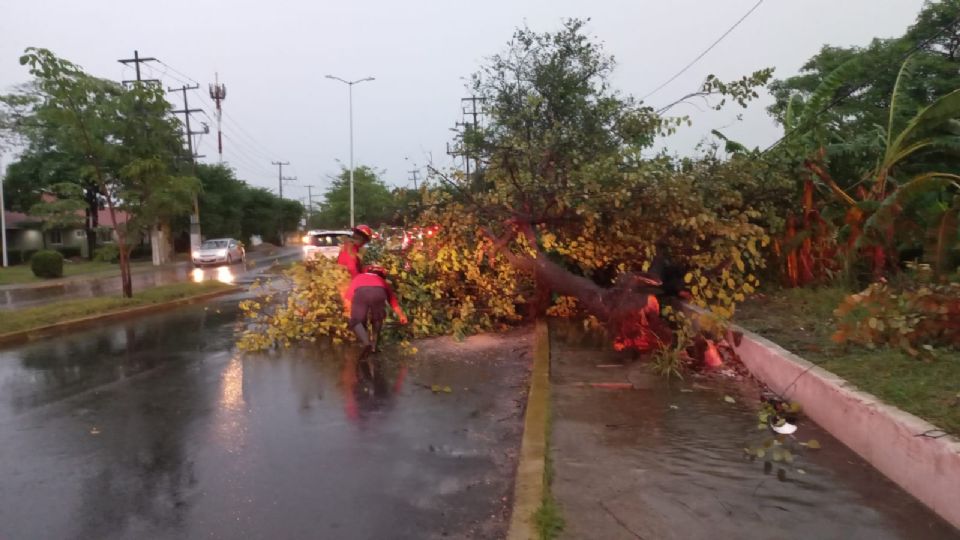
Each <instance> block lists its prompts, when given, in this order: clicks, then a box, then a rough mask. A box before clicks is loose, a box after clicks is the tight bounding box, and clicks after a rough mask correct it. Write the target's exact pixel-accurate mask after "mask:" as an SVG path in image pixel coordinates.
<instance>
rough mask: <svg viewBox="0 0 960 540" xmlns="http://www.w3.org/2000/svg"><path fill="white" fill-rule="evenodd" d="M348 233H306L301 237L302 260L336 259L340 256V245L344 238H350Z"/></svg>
mask: <svg viewBox="0 0 960 540" xmlns="http://www.w3.org/2000/svg"><path fill="white" fill-rule="evenodd" d="M352 235H353V233H352V232H350V231H307V234H305V235H304V236H303V260H305V261H309V260H313V259H317V258H319V257H326V258H328V259H336V258H337V255H339V254H340V244H342V243H343V240H344V237H350V236H352Z"/></svg>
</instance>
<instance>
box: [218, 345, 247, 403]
mask: <svg viewBox="0 0 960 540" xmlns="http://www.w3.org/2000/svg"><path fill="white" fill-rule="evenodd" d="M220 404H221V405H223V407H224V408H225V409H230V410H238V409H240V406H241V405H243V364H242V361H241V360H240V358H239V357H236V356H235V357H234V358H233V359H232V360H230V364H229V365H228V366H227V369H225V370H224V371H223V381H222V385H221V387H220Z"/></svg>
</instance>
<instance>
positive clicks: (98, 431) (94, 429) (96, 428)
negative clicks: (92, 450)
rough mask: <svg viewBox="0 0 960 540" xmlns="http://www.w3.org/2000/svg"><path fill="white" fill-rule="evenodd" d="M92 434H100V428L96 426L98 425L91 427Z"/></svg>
mask: <svg viewBox="0 0 960 540" xmlns="http://www.w3.org/2000/svg"><path fill="white" fill-rule="evenodd" d="M90 434H91V435H99V434H100V428H98V427H96V426H94V427H92V428H90Z"/></svg>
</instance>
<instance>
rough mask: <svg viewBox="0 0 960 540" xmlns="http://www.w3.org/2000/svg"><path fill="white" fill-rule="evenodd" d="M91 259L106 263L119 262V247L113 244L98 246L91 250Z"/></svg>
mask: <svg viewBox="0 0 960 540" xmlns="http://www.w3.org/2000/svg"><path fill="white" fill-rule="evenodd" d="M93 260H95V261H97V262H106V263H117V262H120V248H118V247H117V246H116V245H114V244H107V245H105V246H103V247H99V248H97V250H96V251H94V252H93Z"/></svg>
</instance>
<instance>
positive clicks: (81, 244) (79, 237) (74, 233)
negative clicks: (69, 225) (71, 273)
mask: <svg viewBox="0 0 960 540" xmlns="http://www.w3.org/2000/svg"><path fill="white" fill-rule="evenodd" d="M44 235H45V236H46V238H47V248H49V249H58V248H73V249H80V254H81V256H86V254H87V253H86V252H87V235H86V232H84V230H83V229H62V230H61V231H60V240H61V241H60V242H59V243H54V242H53V237H54V236H55V233H54V232H53V231H46V232H45V233H44Z"/></svg>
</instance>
